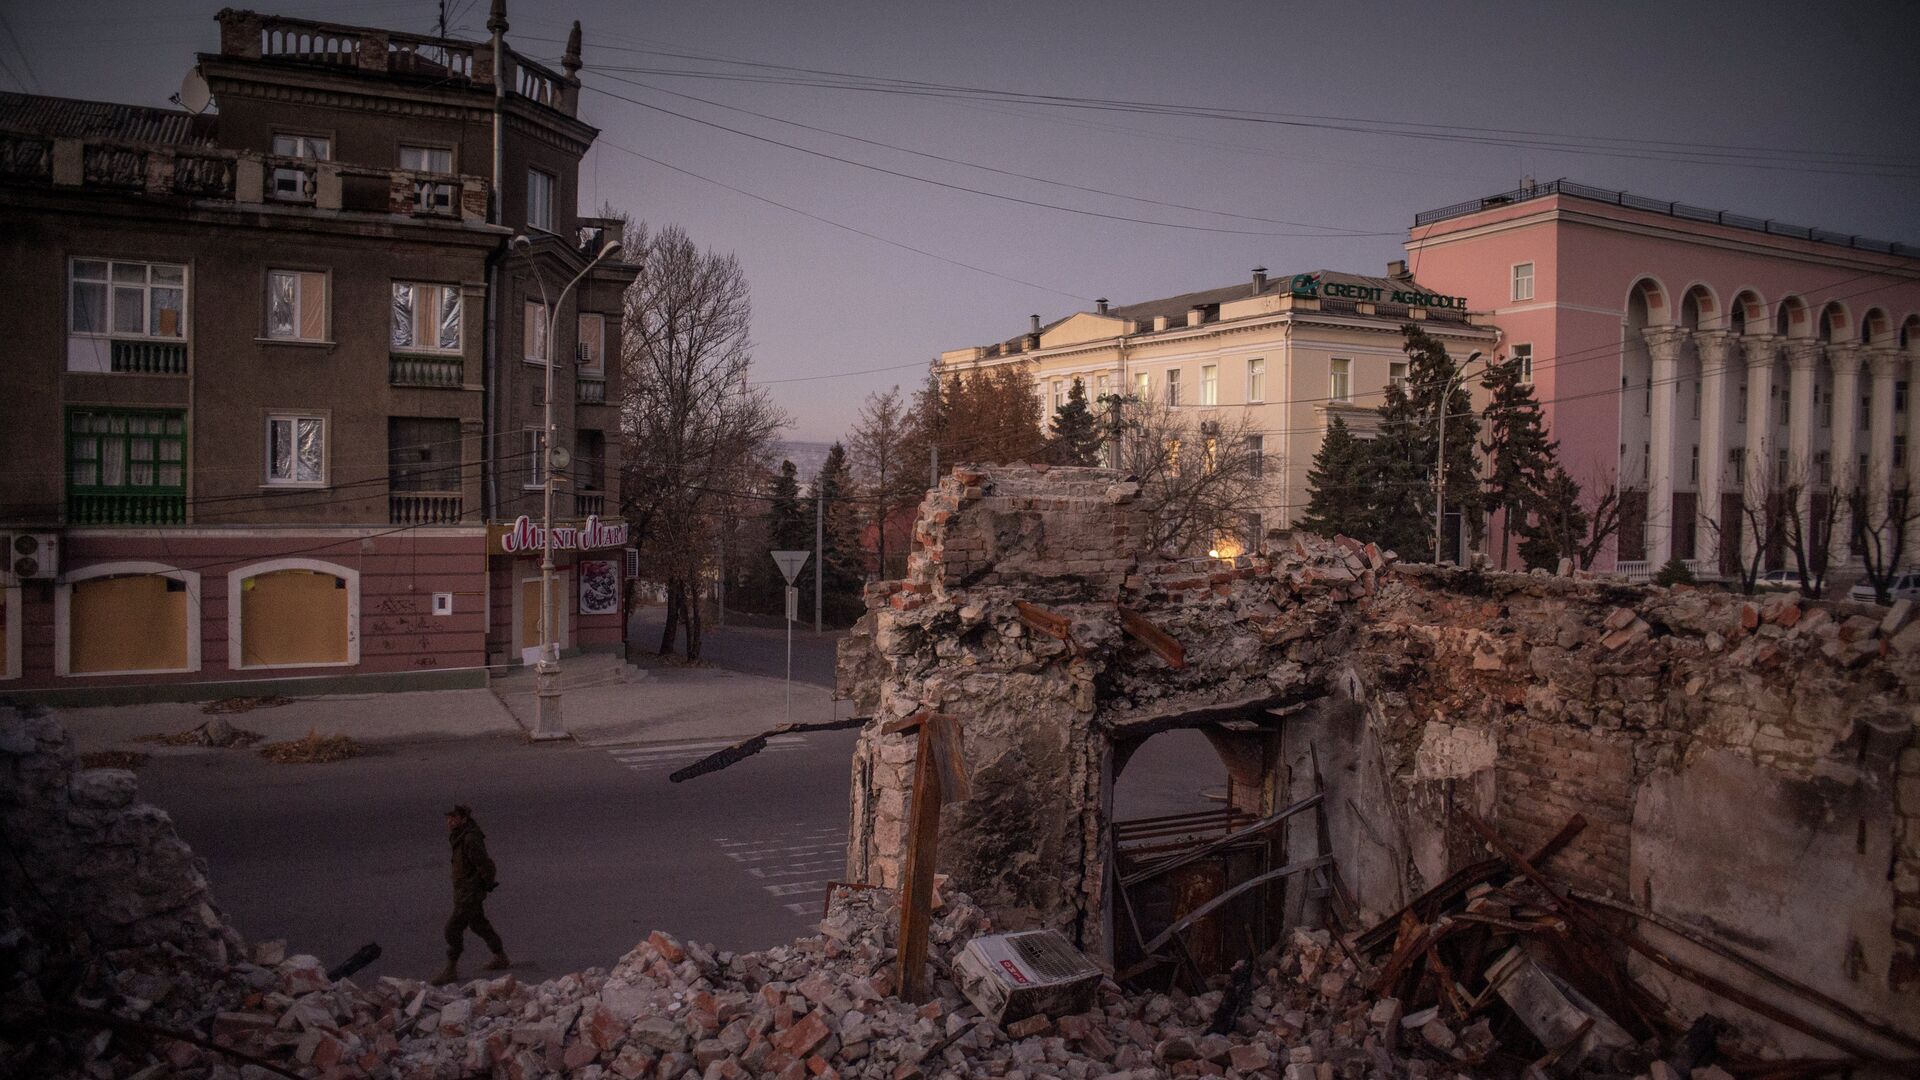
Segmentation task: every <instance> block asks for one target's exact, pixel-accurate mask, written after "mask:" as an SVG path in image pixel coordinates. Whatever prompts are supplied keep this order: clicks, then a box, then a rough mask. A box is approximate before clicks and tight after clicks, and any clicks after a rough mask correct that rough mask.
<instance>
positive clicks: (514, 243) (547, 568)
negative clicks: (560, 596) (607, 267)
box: [507, 235, 620, 742]
mask: <svg viewBox="0 0 1920 1080" xmlns="http://www.w3.org/2000/svg"><path fill="white" fill-rule="evenodd" d="M507 247H508V248H509V249H510V250H512V251H515V252H518V253H519V254H521V255H523V256H525V257H526V259H527V265H528V266H530V267H532V268H533V277H534V280H535V281H536V282H537V283H538V284H539V285H540V303H541V305H542V306H544V307H545V308H546V309H547V337H546V342H545V344H546V352H547V393H546V421H545V424H544V425H543V432H542V435H541V440H540V456H541V463H540V472H541V479H542V480H543V481H544V483H542V484H541V485H540V486H541V498H542V500H543V502H544V505H543V507H542V509H541V512H540V527H541V543H540V548H541V552H540V662H539V663H538V664H537V665H535V666H534V695H535V697H536V699H537V708H536V710H535V712H534V719H533V739H534V741H535V742H544V741H546V740H549V739H563V738H565V737H566V732H565V731H563V730H561V728H560V650H559V648H558V647H557V646H558V642H557V641H556V639H555V635H554V632H553V464H554V459H553V436H554V426H553V350H554V342H555V340H556V339H557V338H558V337H559V334H560V305H561V304H564V303H566V302H567V294H568V293H570V292H572V291H573V287H574V286H576V285H578V284H580V279H581V278H584V277H586V276H587V274H588V273H590V272H592V270H593V268H594V267H596V266H598V265H600V262H601V260H602V259H605V258H606V257H607V256H609V255H612V254H613V253H614V252H616V251H619V250H620V241H618V240H609V241H607V243H606V244H605V245H604V246H603V247H601V249H600V253H599V254H598V255H595V256H594V257H593V259H592V261H590V262H588V263H587V265H586V266H585V267H582V268H581V270H580V272H579V273H578V274H575V275H574V276H573V280H572V281H569V282H567V287H566V288H564V289H561V290H560V298H559V300H557V301H552V302H550V301H549V300H548V298H547V276H546V275H545V274H543V273H541V272H540V264H539V263H536V262H534V261H533V241H532V240H529V239H527V237H526V236H525V235H520V236H515V237H514V238H513V239H512V240H509V241H507Z"/></svg>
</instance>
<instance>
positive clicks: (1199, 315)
mask: <svg viewBox="0 0 1920 1080" xmlns="http://www.w3.org/2000/svg"><path fill="white" fill-rule="evenodd" d="M1206 321H1207V309H1206V308H1203V307H1201V306H1200V305H1199V304H1195V305H1193V306H1192V307H1190V308H1188V309H1187V325H1188V326H1199V325H1200V324H1201V323H1203V322H1206Z"/></svg>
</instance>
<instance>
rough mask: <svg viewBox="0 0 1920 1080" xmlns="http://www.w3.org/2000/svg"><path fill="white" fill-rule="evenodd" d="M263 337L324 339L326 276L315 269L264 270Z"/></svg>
mask: <svg viewBox="0 0 1920 1080" xmlns="http://www.w3.org/2000/svg"><path fill="white" fill-rule="evenodd" d="M267 336H268V337H270V338H279V339H282V340H285V341H325V340H327V275H325V274H323V273H320V272H319V271H315V270H269V271H267Z"/></svg>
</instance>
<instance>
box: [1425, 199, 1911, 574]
mask: <svg viewBox="0 0 1920 1080" xmlns="http://www.w3.org/2000/svg"><path fill="white" fill-rule="evenodd" d="M1407 256H1408V260H1409V262H1410V263H1411V264H1412V270H1413V272H1414V273H1416V274H1417V275H1418V276H1419V279H1420V281H1421V282H1422V283H1424V284H1425V285H1426V286H1427V287H1429V288H1432V289H1434V290H1435V291H1437V292H1443V293H1451V294H1457V295H1461V296H1465V297H1467V298H1468V301H1469V304H1470V306H1471V307H1472V309H1473V310H1474V311H1476V312H1486V313H1488V318H1489V319H1490V321H1491V322H1493V323H1495V324H1497V325H1498V326H1499V327H1500V329H1501V331H1502V337H1501V342H1500V346H1499V349H1498V350H1497V353H1496V355H1500V356H1521V357H1524V358H1525V359H1524V360H1523V362H1524V363H1527V364H1529V365H1530V367H1531V371H1532V373H1533V382H1534V386H1535V390H1536V393H1537V394H1538V396H1539V398H1540V399H1541V401H1542V402H1543V403H1544V404H1545V409H1546V413H1547V417H1548V421H1549V423H1550V424H1551V425H1552V429H1553V434H1554V436H1555V437H1556V438H1558V439H1559V440H1560V455H1561V461H1562V463H1563V464H1564V465H1565V467H1566V468H1567V470H1568V472H1569V473H1571V474H1572V475H1573V476H1574V478H1575V479H1577V480H1579V481H1580V482H1581V484H1582V485H1583V486H1584V487H1586V488H1587V489H1588V490H1589V491H1592V490H1594V489H1596V488H1598V487H1601V486H1603V485H1605V484H1608V483H1618V484H1619V486H1620V487H1621V488H1622V489H1623V490H1624V491H1627V492H1628V493H1629V495H1628V498H1627V499H1626V506H1627V508H1628V511H1629V512H1628V513H1627V514H1626V515H1625V517H1624V518H1623V523H1622V528H1621V531H1620V535H1619V538H1618V541H1617V546H1616V549H1615V550H1614V551H1611V552H1608V553H1606V554H1605V555H1603V557H1602V559H1601V561H1600V562H1599V563H1598V564H1596V569H1605V568H1613V569H1617V570H1619V571H1621V572H1624V573H1627V574H1629V575H1633V576H1639V575H1643V574H1650V573H1651V572H1652V571H1653V570H1655V569H1658V568H1659V567H1660V566H1661V565H1662V564H1663V563H1665V562H1666V561H1667V559H1668V558H1669V557H1670V556H1672V555H1675V554H1677V555H1679V556H1680V557H1681V558H1683V559H1687V560H1689V561H1690V562H1691V563H1692V564H1693V565H1694V567H1695V569H1696V571H1704V572H1707V573H1715V572H1722V571H1727V570H1731V569H1732V567H1733V564H1734V561H1735V560H1736V559H1737V558H1738V556H1739V553H1740V551H1741V548H1742V547H1743V546H1747V550H1748V551H1751V550H1752V548H1751V547H1750V545H1751V544H1752V543H1753V536H1752V535H1751V533H1752V532H1753V530H1751V529H1747V530H1742V529H1741V527H1740V525H1741V520H1742V514H1741V512H1740V506H1741V501H1740V500H1741V499H1742V498H1743V497H1745V498H1751V497H1754V496H1757V495H1759V494H1763V493H1765V492H1769V491H1778V490H1781V489H1782V488H1784V487H1785V486H1786V485H1787V484H1788V483H1792V484H1797V485H1800V488H1801V489H1804V490H1805V491H1806V492H1807V494H1806V496H1805V498H1806V499H1808V500H1810V501H1811V505H1812V506H1813V507H1814V508H1816V511H1817V508H1818V507H1821V506H1824V505H1826V504H1825V500H1828V499H1831V498H1833V495H1832V492H1834V491H1835V490H1839V491H1841V492H1843V493H1844V492H1845V491H1847V490H1848V486H1849V485H1850V484H1862V485H1864V487H1863V490H1865V491H1867V492H1869V493H1873V492H1880V493H1884V492H1886V491H1887V490H1888V489H1889V488H1890V487H1897V486H1902V485H1905V484H1906V483H1907V482H1908V479H1907V478H1908V477H1914V478H1916V481H1917V482H1920V405H1916V404H1915V403H1914V402H1913V400H1912V391H1913V390H1914V389H1915V388H1920V248H1916V247H1914V246H1913V245H1910V244H1898V243H1888V242H1886V241H1881V240H1871V239H1867V238H1865V237H1858V236H1846V235H1841V234H1837V233H1830V232H1825V231H1822V230H1819V229H1807V228H1802V227H1799V226H1791V225H1783V224H1780V223H1778V222H1773V221H1764V220H1761V219H1758V218H1751V217H1743V216H1741V215H1738V214H1732V213H1725V212H1721V211H1715V210H1706V209H1701V208H1699V207H1692V206H1686V205H1684V204H1679V203H1667V202H1655V201H1653V200H1650V199H1643V198H1640V197H1638V196H1634V195H1628V194H1625V193H1623V192H1616V191H1605V190H1601V189H1598V188H1589V187H1584V186H1581V185H1577V184H1571V183H1568V182H1566V181H1555V182H1553V183H1548V184H1539V185H1529V186H1527V187H1524V188H1521V189H1520V190H1517V191H1510V192H1507V193H1505V194H1502V195H1494V196H1490V197H1487V198H1482V199H1475V200H1473V201H1471V202H1467V203H1462V204H1459V205H1455V206H1450V207H1445V208H1443V209H1439V210H1432V211H1428V212H1426V213H1422V214H1420V215H1418V216H1417V217H1416V218H1415V219H1414V226H1413V229H1412V230H1411V232H1410V234H1409V237H1408V240H1407ZM1802 481H1804V483H1802ZM1884 498H1885V496H1884V494H1882V495H1880V496H1878V502H1877V505H1881V506H1884ZM1841 501H1842V503H1844V502H1845V501H1846V500H1844V499H1843V500H1841ZM1815 516H1818V515H1817V512H1816V515H1815ZM1882 518H1884V514H1882ZM1847 528H1848V524H1847V522H1846V520H1845V517H1844V514H1842V515H1841V520H1840V521H1839V522H1838V523H1837V524H1836V527H1835V535H1836V537H1842V536H1846V535H1848V533H1847V531H1846V530H1847ZM1916 531H1920V530H1916ZM1743 532H1745V533H1747V534H1748V535H1745V536H1743V535H1742V533H1743ZM1913 539H1914V540H1920V537H1916V538H1913ZM1836 543H1838V541H1836ZM1838 554H1839V552H1837V551H1836V558H1835V563H1836V565H1838V564H1839V558H1838ZM1910 558H1911V555H1910ZM1769 561H1770V563H1771V564H1772V565H1778V564H1779V563H1778V555H1777V553H1775V554H1774V555H1773V557H1772V558H1771V559H1770V560H1769Z"/></svg>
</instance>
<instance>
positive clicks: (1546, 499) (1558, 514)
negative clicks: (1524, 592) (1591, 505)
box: [1517, 465, 1598, 570]
mask: <svg viewBox="0 0 1920 1080" xmlns="http://www.w3.org/2000/svg"><path fill="white" fill-rule="evenodd" d="M1527 509H1528V510H1529V512H1530V513H1529V514H1528V516H1527V517H1525V518H1524V519H1523V520H1522V521H1521V522H1520V523H1519V525H1518V526H1517V530H1518V532H1519V533H1520V535H1521V537H1522V539H1521V541H1520V558H1521V559H1522V560H1523V561H1524V562H1525V563H1526V564H1527V569H1529V570H1533V569H1544V570H1558V569H1559V567H1560V560H1561V559H1563V558H1568V559H1573V560H1574V565H1575V566H1577V567H1579V568H1580V569H1582V570H1584V569H1586V568H1587V567H1586V560H1583V558H1582V555H1583V551H1582V548H1583V547H1584V546H1585V545H1586V543H1587V542H1588V540H1589V537H1590V535H1591V522H1590V521H1589V519H1588V515H1587V511H1586V508H1585V507H1584V506H1583V505H1581V501H1580V484H1579V482H1578V481H1576V480H1575V479H1574V478H1573V477H1571V476H1568V475H1567V473H1566V470H1565V469H1562V468H1560V466H1558V465H1554V466H1553V467H1552V468H1551V469H1549V470H1548V472H1547V476H1546V479H1545V480H1544V481H1542V483H1541V486H1540V491H1539V493H1538V495H1537V496H1536V498H1535V501H1534V502H1533V504H1532V505H1531V506H1529V507H1528V508H1527ZM1593 546H1595V547H1597V546H1598V545H1597V544H1596V545H1593Z"/></svg>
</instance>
